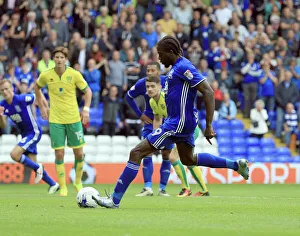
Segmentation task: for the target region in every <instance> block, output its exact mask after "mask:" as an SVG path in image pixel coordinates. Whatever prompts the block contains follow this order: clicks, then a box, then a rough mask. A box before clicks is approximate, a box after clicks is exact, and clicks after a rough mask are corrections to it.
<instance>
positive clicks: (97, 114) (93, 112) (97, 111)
mask: <svg viewBox="0 0 300 236" xmlns="http://www.w3.org/2000/svg"><path fill="white" fill-rule="evenodd" d="M102 115H103V114H102V112H101V111H100V109H98V108H90V117H91V119H94V118H95V119H99V118H100V117H102Z"/></svg>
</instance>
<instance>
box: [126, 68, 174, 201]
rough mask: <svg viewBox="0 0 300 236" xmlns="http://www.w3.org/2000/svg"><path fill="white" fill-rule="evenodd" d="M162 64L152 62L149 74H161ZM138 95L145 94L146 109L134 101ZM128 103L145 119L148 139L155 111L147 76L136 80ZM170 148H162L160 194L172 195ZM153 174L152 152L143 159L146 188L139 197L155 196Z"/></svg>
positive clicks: (145, 132) (144, 132)
mask: <svg viewBox="0 0 300 236" xmlns="http://www.w3.org/2000/svg"><path fill="white" fill-rule="evenodd" d="M159 74H160V64H159V63H158V62H150V63H149V64H148V65H147V76H152V75H155V76H159ZM160 80H161V85H162V87H164V86H165V76H163V75H161V76H160ZM138 96H143V97H144V99H145V110H144V112H142V111H141V110H140V109H139V107H138V106H137V104H136V102H135V101H134V99H135V98H137V97H138ZM126 100H127V103H128V104H129V105H130V107H131V108H132V109H133V110H134V111H135V113H136V114H137V116H138V117H140V119H141V120H142V121H143V123H144V127H143V129H142V138H143V139H146V138H147V136H148V135H149V134H151V133H152V131H153V125H152V121H153V118H154V115H153V111H152V109H151V107H150V104H149V100H150V97H149V96H148V94H147V91H146V78H142V79H140V80H138V81H137V82H136V84H135V85H134V86H132V87H131V89H130V90H129V91H128V92H127V95H126ZM169 153H170V151H169V150H162V157H163V161H162V164H161V168H160V186H159V192H158V195H159V196H170V195H169V194H167V192H166V185H167V183H168V180H169V176H170V168H171V163H170V161H169ZM152 175H153V162H152V153H151V154H150V155H148V156H146V157H145V158H144V159H143V177H144V188H143V190H142V192H141V193H139V194H137V195H136V196H138V197H143V196H153V190H152Z"/></svg>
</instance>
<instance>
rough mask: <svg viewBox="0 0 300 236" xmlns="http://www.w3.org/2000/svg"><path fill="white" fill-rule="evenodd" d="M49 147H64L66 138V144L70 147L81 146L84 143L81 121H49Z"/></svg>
mask: <svg viewBox="0 0 300 236" xmlns="http://www.w3.org/2000/svg"><path fill="white" fill-rule="evenodd" d="M49 129H50V138H51V147H52V148H53V149H63V148H65V143H66V138H67V145H68V147H70V148H73V149H74V148H75V149H76V148H81V147H83V146H84V145H85V141H84V137H83V129H82V123H81V122H80V121H79V122H76V123H73V124H55V123H49Z"/></svg>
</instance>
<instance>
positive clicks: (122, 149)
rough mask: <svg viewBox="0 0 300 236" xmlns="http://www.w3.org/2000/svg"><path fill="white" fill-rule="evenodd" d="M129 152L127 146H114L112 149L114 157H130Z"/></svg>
mask: <svg viewBox="0 0 300 236" xmlns="http://www.w3.org/2000/svg"><path fill="white" fill-rule="evenodd" d="M129 151H130V150H128V148H127V146H124V145H114V146H113V149H112V155H126V156H127V157H128V156H129Z"/></svg>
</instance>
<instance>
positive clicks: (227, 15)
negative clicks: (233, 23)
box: [215, 0, 232, 25]
mask: <svg viewBox="0 0 300 236" xmlns="http://www.w3.org/2000/svg"><path fill="white" fill-rule="evenodd" d="M226 4H227V3H226V1H225V0H221V1H220V8H219V9H217V10H216V11H215V16H216V18H217V21H218V22H219V23H220V24H221V25H228V22H229V21H230V19H231V17H232V11H231V10H230V9H229V8H228V7H227V6H226Z"/></svg>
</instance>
